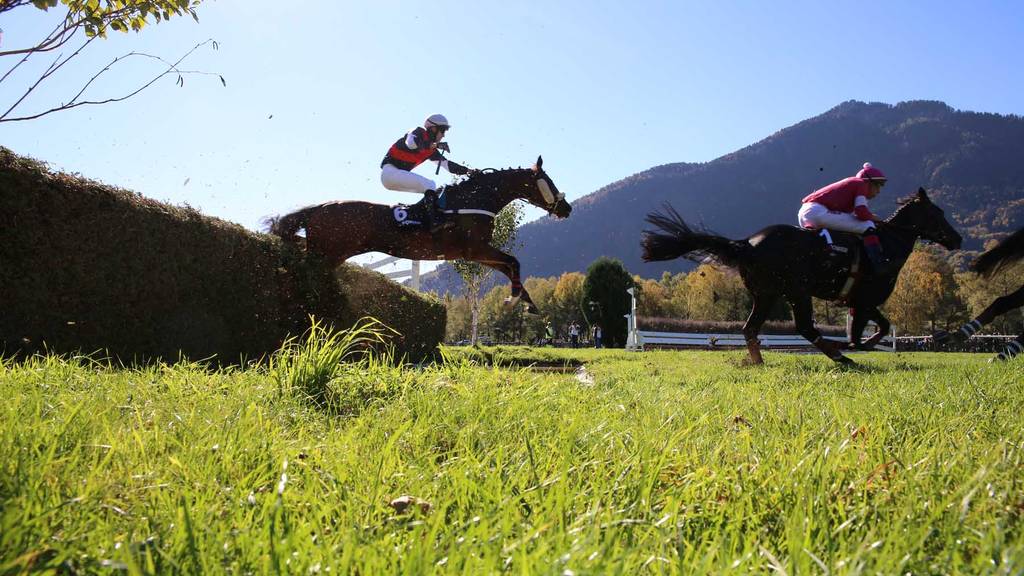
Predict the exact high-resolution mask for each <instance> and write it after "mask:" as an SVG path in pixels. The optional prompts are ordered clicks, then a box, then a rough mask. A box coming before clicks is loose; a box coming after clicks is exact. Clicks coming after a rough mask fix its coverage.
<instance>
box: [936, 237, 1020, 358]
mask: <svg viewBox="0 0 1024 576" xmlns="http://www.w3.org/2000/svg"><path fill="white" fill-rule="evenodd" d="M1022 259H1024V228H1021V229H1020V230H1017V231H1016V232H1014V233H1013V234H1010V236H1008V237H1007V238H1005V239H1003V240H1002V241H1001V242H1000V243H999V244H997V245H995V246H994V247H993V248H992V249H991V250H988V251H987V252H985V253H984V254H982V255H981V256H978V259H977V260H975V261H974V263H973V264H971V269H972V270H974V271H975V272H977V273H978V274H981V275H982V276H984V277H986V278H991V277H992V276H994V275H995V274H996V273H997V272H999V271H1001V270H1003V269H1004V268H1006V267H1008V266H1010V265H1011V264H1013V263H1015V262H1017V261H1019V260H1022ZM1021 306H1024V285H1021V287H1020V288H1017V290H1015V291H1013V292H1011V293H1009V294H1006V295H1005V296H1000V297H999V298H996V299H995V300H994V301H993V302H992V304H989V306H988V308H985V310H984V311H982V313H981V314H978V317H977V318H975V319H974V320H971V321H970V322H968V323H966V324H964V325H963V326H961V327H960V329H959V330H957V331H956V332H953V333H952V334H951V333H949V332H946V331H945V330H940V331H939V332H936V333H935V334H933V335H932V338H933V339H934V340H935V341H936V342H938V343H940V344H943V343H946V342H949V341H950V340H956V341H957V342H965V341H967V339H969V338H970V337H971V336H974V333H975V332H977V331H978V330H979V329H980V328H981V327H982V326H984V325H985V324H988V323H989V322H991V321H993V320H995V319H996V318H997V317H999V316H1002V315H1003V314H1006V313H1007V312H1009V311H1010V310H1015V309H1017V308H1020V307H1021ZM1021 352H1024V333H1021V334H1020V335H1019V336H1017V338H1015V339H1014V340H1011V341H1010V343H1009V344H1007V345H1006V349H1005V350H1003V351H1002V352H1000V353H999V355H998V356H996V357H995V358H993V360H1009V359H1010V358H1013V357H1014V356H1016V355H1017V354H1020V353H1021Z"/></svg>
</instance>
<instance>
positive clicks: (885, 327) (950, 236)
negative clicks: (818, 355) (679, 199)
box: [641, 188, 962, 364]
mask: <svg viewBox="0 0 1024 576" xmlns="http://www.w3.org/2000/svg"><path fill="white" fill-rule="evenodd" d="M901 204H902V205H901V206H900V207H899V209H898V210H896V213H895V214H893V215H892V216H891V217H890V218H889V219H888V220H886V221H885V222H883V223H880V224H879V226H878V237H879V240H880V241H881V243H882V248H883V251H884V252H885V254H886V255H887V256H888V258H889V259H890V260H891V262H892V265H891V266H889V267H888V270H885V271H883V273H881V274H879V273H876V272H875V271H874V270H871V269H870V268H868V269H867V270H865V271H864V272H863V273H862V274H861V276H860V280H859V282H855V283H853V284H852V286H853V287H852V291H850V292H849V294H847V295H844V292H845V291H846V290H844V288H845V287H847V285H848V284H850V283H851V279H852V278H855V277H856V276H857V270H858V269H859V268H861V265H860V263H862V262H866V261H867V259H866V257H864V256H863V255H862V254H860V250H861V246H862V243H861V241H860V238H859V237H857V236H855V235H853V234H845V233H832V234H825V233H820V232H818V231H811V230H803V229H800V228H797V227H795V226H783V225H776V226H769V227H767V228H765V229H763V230H761V231H760V232H758V233H756V234H754V235H753V236H750V237H749V238H746V239H743V240H730V239H728V238H723V237H721V236H716V235H713V234H709V233H706V232H697V231H694V230H692V229H691V228H690V227H689V226H688V225H687V224H686V223H685V222H684V221H683V219H682V218H681V217H680V216H679V214H678V213H676V211H675V210H673V209H672V208H671V207H667V212H668V214H667V215H663V214H658V213H652V214H649V215H648V216H647V222H649V223H650V224H653V225H654V226H655V227H656V228H657V230H647V231H645V232H644V238H643V241H642V243H641V244H642V246H643V258H644V260H645V261H647V262H651V261H656V260H671V259H673V258H678V257H680V256H685V257H687V258H690V259H691V260H695V261H700V260H702V259H704V258H706V257H708V256H711V257H713V258H715V259H716V260H718V261H720V262H721V263H723V264H726V265H728V266H733V267H735V268H737V269H739V272H740V276H741V277H742V278H743V283H744V285H746V287H747V290H748V291H749V292H750V295H751V297H752V299H753V301H754V307H753V309H752V310H751V311H750V317H749V318H747V322H746V324H744V325H743V335H744V336H745V337H746V340H747V351H748V352H749V353H750V361H751V362H752V363H754V364H761V363H763V362H764V360H763V359H762V357H761V347H760V342H759V340H758V338H757V335H758V332H759V331H760V329H761V325H762V324H764V321H765V320H766V319H767V317H768V314H769V311H770V310H771V309H772V306H773V305H774V304H775V302H776V301H777V300H778V299H779V297H782V298H785V299H786V301H787V302H788V303H789V305H790V306H791V307H792V309H793V320H794V321H795V322H796V328H797V331H799V332H800V335H801V336H803V337H804V338H806V339H807V340H808V341H809V342H811V343H812V344H814V346H815V347H816V348H818V349H819V350H821V351H822V352H823V353H824V354H825V355H827V356H828V357H829V358H831V359H832V360H834V361H836V362H841V363H846V364H852V363H853V361H852V360H850V359H849V358H847V357H846V356H844V355H843V353H842V351H841V350H840V346H838V345H837V344H836V343H833V342H832V341H831V340H826V339H825V338H822V336H821V333H820V332H819V331H818V329H817V328H815V327H814V320H813V318H812V307H811V297H817V298H822V299H826V300H839V299H842V300H844V301H845V302H846V303H847V304H849V305H850V307H851V309H852V310H853V322H852V325H851V330H850V334H849V337H850V346H852V347H856V348H862V349H871V348H874V346H875V344H877V343H878V341H879V340H881V339H882V337H883V336H884V335H885V334H886V333H887V332H888V331H889V321H888V320H886V319H885V317H884V316H882V313H881V312H880V311H879V310H878V307H879V306H881V305H882V303H883V302H885V300H886V299H887V298H888V297H889V294H891V293H892V290H893V288H894V287H895V286H896V277H897V275H898V274H899V270H900V268H902V267H903V264H904V263H905V262H906V260H907V257H909V256H910V253H911V251H913V249H914V243H915V242H916V241H917V239H918V238H923V239H926V240H931V241H934V242H938V243H939V244H941V245H942V246H945V247H946V248H947V249H950V250H953V249H956V248H959V247H960V242H961V241H962V239H961V237H960V234H958V233H957V231H956V230H954V229H953V227H952V226H950V224H949V222H947V221H946V218H945V216H944V215H943V212H942V209H940V208H939V207H938V206H936V205H935V204H933V203H932V202H931V200H929V199H928V194H927V193H926V192H925V190H924V188H921V189H919V190H918V191H917V194H916V195H914V196H911V197H910V198H908V199H906V200H904V201H903V202H902V203H901ZM829 238H830V239H831V240H832V242H831V243H828V241H827V240H828V239H829ZM851 269H852V270H853V273H852V274H851V272H850V270H851ZM868 320H874V321H875V323H876V324H878V330H877V331H876V332H875V334H874V335H872V336H871V337H870V338H868V340H867V341H865V342H863V343H861V341H860V339H861V334H862V333H863V332H864V327H865V326H866V324H867V322H868Z"/></svg>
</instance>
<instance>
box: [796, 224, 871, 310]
mask: <svg viewBox="0 0 1024 576" xmlns="http://www.w3.org/2000/svg"><path fill="white" fill-rule="evenodd" d="M807 233H808V234H814V235H816V236H817V237H818V238H819V239H820V240H821V243H822V251H823V252H825V258H823V259H822V260H821V263H820V265H819V268H818V270H816V271H815V272H816V276H817V277H818V278H822V279H823V280H824V279H833V282H834V283H833V284H832V285H831V286H829V288H830V290H828V292H830V293H832V294H835V298H834V299H835V301H836V302H838V303H840V304H843V305H846V304H849V301H850V296H851V295H852V294H853V293H854V290H855V289H856V288H857V286H858V285H859V284H860V280H861V277H862V276H863V275H864V268H865V264H864V262H865V256H864V255H863V254H861V252H863V250H864V244H863V242H862V240H861V238H860V236H858V235H856V234H853V233H851V232H840V231H836V230H829V229H827V228H822V229H821V230H807Z"/></svg>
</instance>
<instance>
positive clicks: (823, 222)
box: [797, 202, 875, 234]
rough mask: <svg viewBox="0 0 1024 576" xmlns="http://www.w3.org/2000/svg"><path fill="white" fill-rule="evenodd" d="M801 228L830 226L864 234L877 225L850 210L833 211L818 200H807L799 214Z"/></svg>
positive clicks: (829, 227)
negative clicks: (861, 218) (860, 218)
mask: <svg viewBox="0 0 1024 576" xmlns="http://www.w3.org/2000/svg"><path fill="white" fill-rule="evenodd" d="M797 218H798V219H799V220H800V227H801V228H814V229H815V230H819V229H821V228H828V229H829V230H840V231H842V232H855V233H857V234H863V233H864V232H866V231H867V230H870V229H871V228H874V227H875V223H874V222H872V221H871V220H859V219H857V217H856V216H854V215H853V214H851V213H849V212H833V211H831V210H829V209H828V208H826V207H825V206H823V205H821V204H818V203H817V202H806V203H804V205H803V206H801V207H800V213H799V214H798V215H797Z"/></svg>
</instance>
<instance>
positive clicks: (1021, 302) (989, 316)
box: [932, 286, 1024, 344]
mask: <svg viewBox="0 0 1024 576" xmlns="http://www.w3.org/2000/svg"><path fill="white" fill-rule="evenodd" d="M1021 306H1024V286H1021V287H1020V288H1018V289H1017V290H1016V291H1015V292H1011V293H1009V294H1007V295H1006V296H1000V297H999V298H996V299H995V300H994V301H993V302H992V303H991V304H989V305H988V308H985V310H983V311H982V312H981V314H978V317H977V318H975V319H974V320H971V321H970V322H967V323H966V324H964V325H963V326H961V327H960V329H959V330H957V331H956V332H953V333H952V334H950V333H949V332H946V331H945V330H939V331H938V332H936V333H935V334H933V335H932V338H933V339H934V340H935V341H936V342H938V343H940V344H944V343H946V342H948V341H949V340H950V339H952V340H956V341H957V342H966V341H967V340H968V339H969V338H970V337H971V336H974V333H975V332H977V331H978V330H981V327H982V326H984V325H985V324H988V323H989V322H991V321H993V320H995V319H996V318H998V317H999V316H1002V315H1003V314H1006V313H1007V312H1009V311H1010V310H1013V309H1014V308H1020V307H1021Z"/></svg>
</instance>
